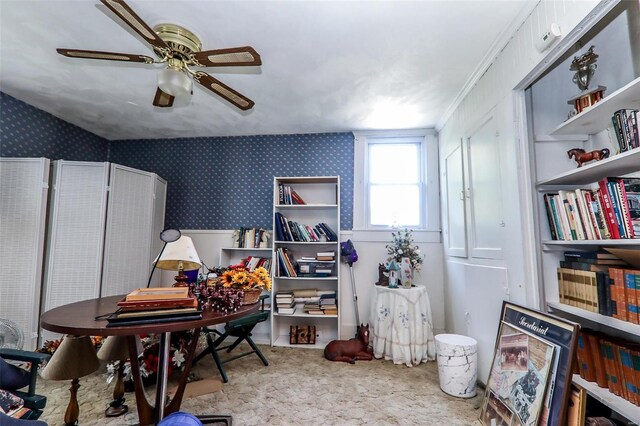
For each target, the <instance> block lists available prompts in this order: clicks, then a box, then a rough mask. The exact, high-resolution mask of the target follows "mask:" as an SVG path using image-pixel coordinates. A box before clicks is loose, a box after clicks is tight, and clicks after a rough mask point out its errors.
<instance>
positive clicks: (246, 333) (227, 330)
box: [193, 294, 269, 383]
mask: <svg viewBox="0 0 640 426" xmlns="http://www.w3.org/2000/svg"><path fill="white" fill-rule="evenodd" d="M268 297H269V295H268V294H263V295H261V296H260V302H259V303H261V304H262V306H261V308H260V311H259V312H256V313H255V314H251V315H247V316H245V317H242V318H238V319H235V320H232V321H229V322H228V323H226V324H225V326H224V333H221V332H219V331H218V330H216V329H213V328H208V327H205V328H204V329H203V332H204V333H205V335H206V337H207V346H208V347H207V348H206V349H205V350H203V351H202V352H201V353H200V354H198V355H197V356H196V357H195V359H194V360H193V364H194V365H195V363H196V362H198V361H199V360H201V359H202V358H203V357H205V356H206V355H207V354H211V355H212V356H213V360H214V361H215V362H216V365H217V366H218V370H220V375H221V376H222V381H223V382H224V383H227V382H228V381H229V379H228V378H227V373H225V371H224V367H223V365H224V364H226V363H227V362H230V361H233V360H236V359H238V358H242V357H244V356H247V355H251V354H253V353H255V354H256V355H258V357H260V360H261V361H262V363H263V364H264V365H265V366H266V365H269V362H268V361H267V359H266V358H265V357H264V355H263V354H262V352H260V349H258V347H257V346H256V344H255V343H254V341H253V339H252V338H251V331H252V330H253V328H254V327H255V326H256V325H258V324H259V323H261V322H263V321H266V320H267V318H269V312H267V311H265V310H264V301H265V299H267V298H268ZM212 336H213V337H212ZM215 336H218V337H217V338H216V339H215V340H214V337H215ZM230 336H231V337H235V338H236V340H235V341H234V342H233V343H232V344H230V345H226V346H220V345H221V344H222V343H223V342H224V340H225V339H226V338H227V337H230ZM243 340H244V341H246V342H247V343H248V344H249V346H251V349H252V350H250V351H247V352H243V353H241V354H238V355H235V356H233V357H231V358H228V359H225V360H222V359H221V358H220V355H218V351H222V350H225V349H226V350H227V352H231V351H232V350H233V349H234V348H235V347H236V346H238V345H239V344H240V343H241V342H242V341H243Z"/></svg>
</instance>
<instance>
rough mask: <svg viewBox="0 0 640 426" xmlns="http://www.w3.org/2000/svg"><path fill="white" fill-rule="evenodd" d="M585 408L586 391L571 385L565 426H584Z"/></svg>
mask: <svg viewBox="0 0 640 426" xmlns="http://www.w3.org/2000/svg"><path fill="white" fill-rule="evenodd" d="M586 408H587V391H586V390H584V389H583V388H581V387H578V386H575V385H571V393H570V395H569V405H568V408H567V426H582V425H584V422H585V410H586Z"/></svg>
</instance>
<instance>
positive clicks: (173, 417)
mask: <svg viewBox="0 0 640 426" xmlns="http://www.w3.org/2000/svg"><path fill="white" fill-rule="evenodd" d="M157 426H202V422H201V421H200V420H198V418H197V417H196V416H194V415H193V414H189V413H184V412H182V411H176V412H175V413H171V414H169V415H168V416H167V417H165V418H164V419H162V420H161V421H160V423H158V425H157Z"/></svg>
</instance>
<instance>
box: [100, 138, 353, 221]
mask: <svg viewBox="0 0 640 426" xmlns="http://www.w3.org/2000/svg"><path fill="white" fill-rule="evenodd" d="M109 161H112V162H115V163H118V164H122V165H125V166H129V167H134V168H137V169H141V170H146V171H150V172H155V173H157V174H158V175H160V176H162V177H163V178H164V179H166V180H167V182H168V185H167V189H168V191H167V209H166V216H165V217H166V219H165V225H166V226H167V227H176V228H182V229H235V228H239V227H241V226H252V227H253V226H255V227H264V228H269V229H270V228H271V226H272V219H271V215H272V213H273V207H272V199H273V198H272V197H273V177H274V176H336V175H339V176H340V184H341V185H340V186H341V187H340V197H341V201H340V202H341V209H340V210H341V211H340V225H341V228H342V229H351V227H352V222H353V221H352V210H353V134H351V133H321V134H303V135H268V136H241V137H216V138H213V137H212V138H183V139H160V140H146V139H145V140H121V141H112V142H111V148H110V156H109Z"/></svg>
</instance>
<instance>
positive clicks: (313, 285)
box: [271, 176, 341, 349]
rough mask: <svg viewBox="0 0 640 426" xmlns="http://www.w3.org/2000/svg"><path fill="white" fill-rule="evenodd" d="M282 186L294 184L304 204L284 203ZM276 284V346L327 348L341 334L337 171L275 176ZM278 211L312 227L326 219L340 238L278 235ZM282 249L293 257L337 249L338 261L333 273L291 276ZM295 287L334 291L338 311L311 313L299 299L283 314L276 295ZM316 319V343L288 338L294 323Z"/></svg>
mask: <svg viewBox="0 0 640 426" xmlns="http://www.w3.org/2000/svg"><path fill="white" fill-rule="evenodd" d="M284 188H288V189H289V190H293V191H294V192H295V193H296V194H297V195H298V196H299V197H300V198H301V199H302V201H303V202H304V203H305V204H285V202H289V201H285V200H284V199H283V200H282V201H281V198H280V194H281V191H282V190H283V189H284ZM273 214H274V222H273V266H272V272H273V288H272V307H273V308H272V310H271V344H272V345H273V346H295V347H302V348H317V349H323V348H324V347H325V346H326V344H327V343H328V342H330V341H331V340H333V339H338V338H339V337H340V313H341V307H340V303H341V300H340V267H339V261H340V177H339V176H313V177H276V178H274V185H273ZM277 214H280V215H282V216H283V217H285V218H286V219H287V220H288V221H291V222H297V223H299V224H301V225H303V226H304V225H307V226H309V227H310V228H314V227H315V226H316V225H318V224H319V223H324V224H326V225H328V227H329V228H330V229H331V230H333V232H334V233H335V235H336V241H326V239H325V238H324V237H322V238H321V239H320V241H285V240H284V239H283V238H282V236H280V237H279V234H278V231H277V229H278V227H279V226H280V225H277V224H276V217H278V216H277ZM278 249H285V250H286V251H287V253H288V255H289V256H290V258H291V259H292V260H293V261H295V260H296V259H299V258H302V257H314V256H316V255H317V253H319V252H330V251H332V252H335V264H334V268H333V272H332V273H331V274H330V275H329V276H297V277H287V276H285V275H286V274H285V273H284V272H283V271H282V268H281V267H279V265H278V262H279V259H278V254H277V251H278ZM297 289H317V290H325V291H335V293H336V299H337V300H336V305H337V306H338V313H337V314H334V315H327V314H325V315H311V314H307V313H305V312H304V309H303V304H302V303H298V304H297V305H296V311H295V312H294V313H293V314H289V315H284V314H279V313H278V311H277V309H276V308H275V306H276V301H275V295H276V294H277V293H278V292H279V291H292V290H297ZM292 325H298V326H304V325H312V326H315V328H316V336H317V337H316V343H315V344H312V345H309V344H295V345H291V344H290V343H289V330H290V326H292Z"/></svg>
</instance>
